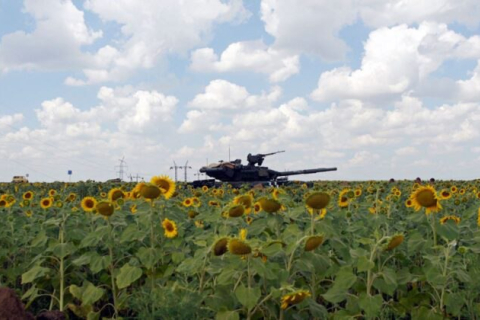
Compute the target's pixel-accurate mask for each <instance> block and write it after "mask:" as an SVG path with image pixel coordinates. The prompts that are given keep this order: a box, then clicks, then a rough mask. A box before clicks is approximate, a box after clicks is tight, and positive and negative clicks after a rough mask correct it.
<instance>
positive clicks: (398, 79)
mask: <svg viewBox="0 0 480 320" xmlns="http://www.w3.org/2000/svg"><path fill="white" fill-rule="evenodd" d="M479 55H480V37H478V36H472V37H470V38H465V37H464V36H462V35H460V34H458V33H455V32H453V31H451V30H449V29H448V27H447V26H446V25H445V24H438V23H432V22H424V23H421V24H420V25H419V26H418V28H415V27H411V28H410V27H408V26H407V25H400V26H396V27H392V28H380V29H377V30H375V31H373V32H372V33H371V34H370V36H369V38H368V40H367V42H366V43H365V55H364V57H363V59H362V64H361V66H360V68H359V69H357V70H352V69H350V68H349V67H342V68H335V69H333V70H330V71H326V72H324V73H322V75H321V76H320V79H319V80H318V87H317V89H315V90H314V91H313V92H312V94H311V97H312V99H314V100H317V101H332V100H337V99H365V100H376V101H378V100H385V99H387V100H392V99H398V97H400V96H401V95H403V94H404V93H406V92H409V91H415V90H416V89H419V86H421V85H422V84H423V83H424V82H426V81H427V80H428V76H429V75H430V74H432V72H434V71H435V70H437V69H438V68H439V66H440V65H442V63H443V62H444V61H446V60H447V59H460V58H474V57H478V56H479ZM474 77H475V75H474ZM472 79H474V78H472ZM471 83H473V84H471ZM471 83H468V84H464V87H465V88H466V89H465V90H467V91H468V90H469V89H468V87H474V88H475V87H476V86H475V84H474V83H475V81H474V80H472V81H471ZM450 91H451V94H450V96H453V95H454V94H455V88H451V89H450ZM444 94H445V93H444Z"/></svg>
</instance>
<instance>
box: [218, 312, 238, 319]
mask: <svg viewBox="0 0 480 320" xmlns="http://www.w3.org/2000/svg"><path fill="white" fill-rule="evenodd" d="M239 319H240V316H239V315H238V312H237V311H219V312H217V314H216V315H215V320H239Z"/></svg>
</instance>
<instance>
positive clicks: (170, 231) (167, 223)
mask: <svg viewBox="0 0 480 320" xmlns="http://www.w3.org/2000/svg"><path fill="white" fill-rule="evenodd" d="M162 227H163V229H164V230H165V237H167V238H175V237H176V236H177V235H178V231H177V225H176V223H175V222H174V221H172V220H169V219H167V218H165V219H164V220H163V222H162Z"/></svg>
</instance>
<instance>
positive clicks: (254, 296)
mask: <svg viewBox="0 0 480 320" xmlns="http://www.w3.org/2000/svg"><path fill="white" fill-rule="evenodd" d="M235 296H236V297H237V299H238V301H240V303H241V304H242V305H243V306H244V307H247V309H248V310H251V309H252V308H253V307H255V306H256V305H257V302H258V299H260V296H261V292H260V287H255V288H246V287H245V286H244V285H243V284H240V285H239V286H238V287H237V290H235Z"/></svg>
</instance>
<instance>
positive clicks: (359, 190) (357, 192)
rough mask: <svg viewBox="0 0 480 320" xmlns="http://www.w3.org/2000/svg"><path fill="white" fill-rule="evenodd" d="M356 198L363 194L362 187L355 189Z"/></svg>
mask: <svg viewBox="0 0 480 320" xmlns="http://www.w3.org/2000/svg"><path fill="white" fill-rule="evenodd" d="M354 194H355V198H358V197H360V196H361V195H362V189H355V191H354Z"/></svg>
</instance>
